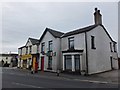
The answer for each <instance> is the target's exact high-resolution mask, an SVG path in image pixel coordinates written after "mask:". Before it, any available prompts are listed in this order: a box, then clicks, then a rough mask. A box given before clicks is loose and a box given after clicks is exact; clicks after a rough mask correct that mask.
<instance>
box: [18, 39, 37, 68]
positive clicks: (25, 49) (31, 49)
mask: <svg viewBox="0 0 120 90" xmlns="http://www.w3.org/2000/svg"><path fill="white" fill-rule="evenodd" d="M18 55H19V59H18V67H19V68H26V69H27V68H28V69H29V68H30V67H31V65H35V64H36V63H38V62H39V40H37V39H34V38H29V39H28V40H27V42H26V44H25V46H22V47H20V48H18Z"/></svg>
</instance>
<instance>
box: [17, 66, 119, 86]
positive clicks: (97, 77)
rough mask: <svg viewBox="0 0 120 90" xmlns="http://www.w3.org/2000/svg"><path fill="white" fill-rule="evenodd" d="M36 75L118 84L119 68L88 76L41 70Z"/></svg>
mask: <svg viewBox="0 0 120 90" xmlns="http://www.w3.org/2000/svg"><path fill="white" fill-rule="evenodd" d="M16 69H17V70H19V71H22V72H29V73H30V70H26V69H18V68H16ZM34 74H35V75H37V76H39V75H40V76H46V77H51V78H52V77H53V78H57V77H59V78H64V79H70V80H76V81H83V82H91V83H101V84H107V83H110V84H119V85H120V70H112V71H108V72H104V73H99V74H94V75H89V76H82V75H75V74H67V73H60V74H59V76H57V73H53V72H43V71H38V73H34Z"/></svg>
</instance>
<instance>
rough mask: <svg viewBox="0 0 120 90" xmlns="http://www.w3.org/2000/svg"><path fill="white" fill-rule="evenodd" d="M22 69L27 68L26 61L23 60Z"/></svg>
mask: <svg viewBox="0 0 120 90" xmlns="http://www.w3.org/2000/svg"><path fill="white" fill-rule="evenodd" d="M23 68H27V60H23Z"/></svg>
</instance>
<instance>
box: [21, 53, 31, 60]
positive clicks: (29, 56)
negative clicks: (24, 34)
mask: <svg viewBox="0 0 120 90" xmlns="http://www.w3.org/2000/svg"><path fill="white" fill-rule="evenodd" d="M31 57H32V55H31V54H27V55H22V56H21V59H22V60H26V59H28V58H31Z"/></svg>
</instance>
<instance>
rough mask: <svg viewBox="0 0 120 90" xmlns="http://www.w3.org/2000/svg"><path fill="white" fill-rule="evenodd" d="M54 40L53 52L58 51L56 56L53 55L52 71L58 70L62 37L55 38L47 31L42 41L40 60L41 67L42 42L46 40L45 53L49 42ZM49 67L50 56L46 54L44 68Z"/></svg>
mask: <svg viewBox="0 0 120 90" xmlns="http://www.w3.org/2000/svg"><path fill="white" fill-rule="evenodd" d="M51 40H52V42H53V52H56V56H53V57H52V71H53V72H56V70H57V62H58V61H59V53H60V39H59V38H55V37H54V36H53V35H51V33H49V32H46V34H45V36H44V37H43V40H42V41H41V42H40V46H39V49H40V60H39V62H40V63H39V67H40V68H41V56H42V54H41V43H43V42H45V53H46V52H47V51H48V46H49V45H48V44H49V43H48V42H49V41H51ZM47 68H48V56H46V55H44V70H47Z"/></svg>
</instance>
